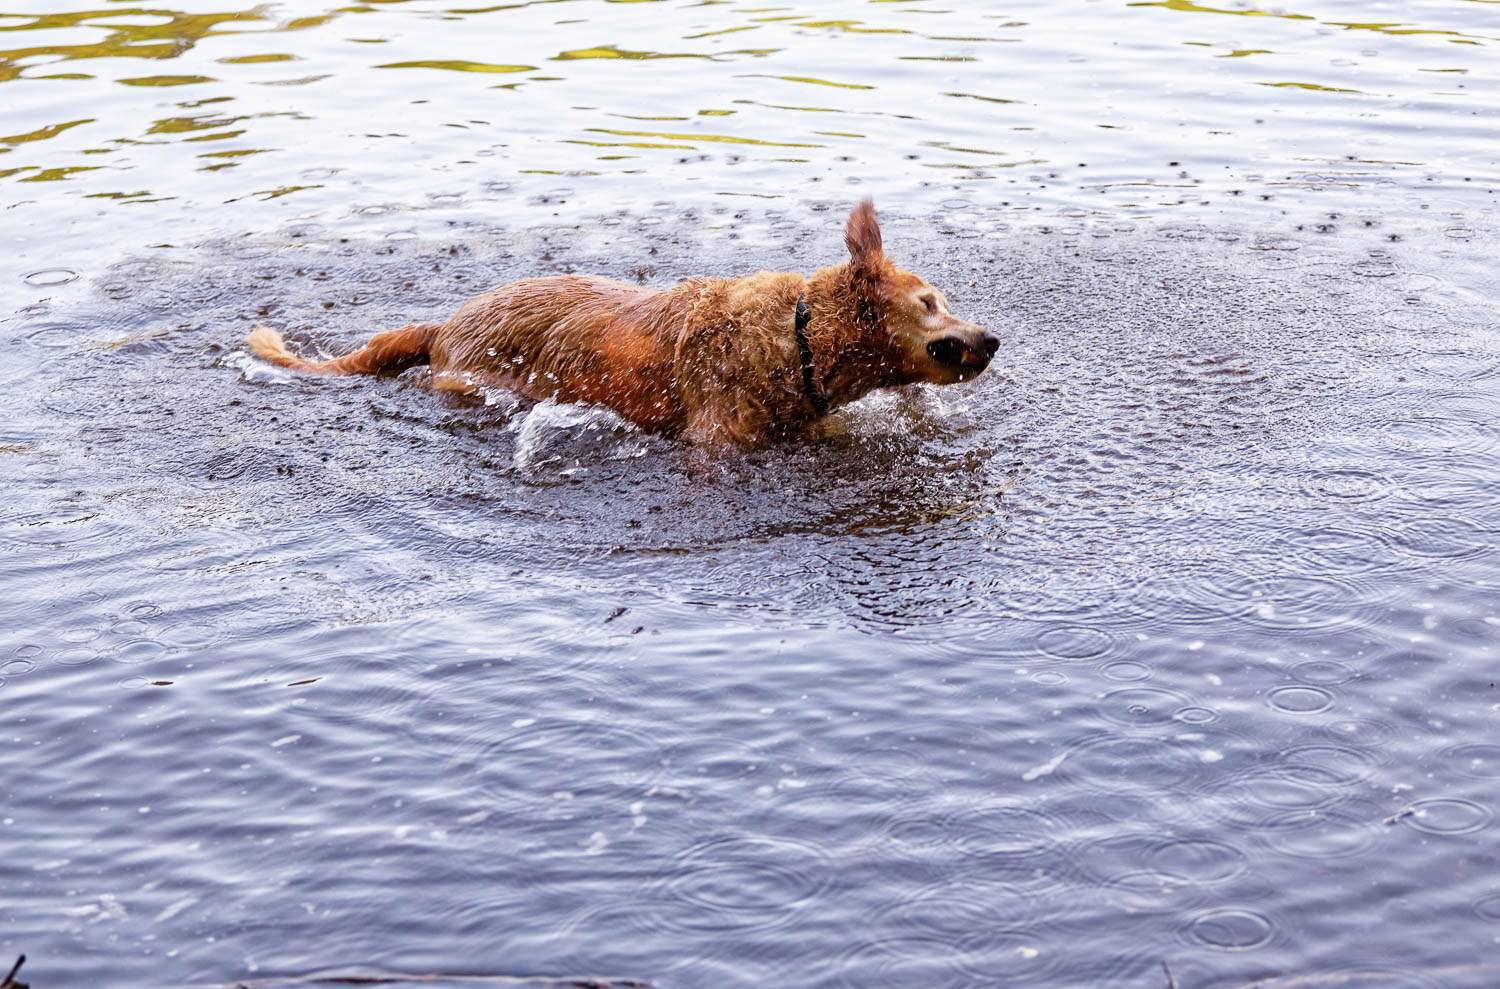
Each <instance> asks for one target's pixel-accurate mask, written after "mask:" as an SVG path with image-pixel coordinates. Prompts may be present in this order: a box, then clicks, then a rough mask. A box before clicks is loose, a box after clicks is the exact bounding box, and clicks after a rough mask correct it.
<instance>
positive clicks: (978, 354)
mask: <svg viewBox="0 0 1500 989" xmlns="http://www.w3.org/2000/svg"><path fill="white" fill-rule="evenodd" d="M999 349H1000V339H999V338H998V337H995V336H992V335H991V334H989V333H981V334H978V335H977V336H975V337H974V338H972V339H970V338H968V337H960V336H946V337H938V338H937V339H936V340H934V341H932V342H931V343H929V344H928V345H927V356H928V357H930V358H932V362H933V363H934V364H937V365H938V366H940V367H942V368H943V369H944V370H946V371H949V372H951V373H953V374H954V375H956V376H957V377H958V379H959V380H960V381H967V380H968V379H970V378H972V377H974V376H976V375H978V374H979V372H981V371H983V370H984V369H985V368H987V367H989V365H990V359H991V358H993V357H994V356H995V351H997V350H999Z"/></svg>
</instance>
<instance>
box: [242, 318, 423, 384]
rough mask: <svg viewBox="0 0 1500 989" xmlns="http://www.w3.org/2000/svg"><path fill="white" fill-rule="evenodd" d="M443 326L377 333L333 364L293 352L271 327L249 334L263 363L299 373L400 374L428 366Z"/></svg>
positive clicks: (413, 326) (333, 361) (255, 352)
mask: <svg viewBox="0 0 1500 989" xmlns="http://www.w3.org/2000/svg"><path fill="white" fill-rule="evenodd" d="M441 327H442V324H441V323H412V324H410V325H409V326H403V327H402V328H401V329H399V330H387V331H386V332H384V333H377V334H375V335H374V336H373V337H371V338H370V342H369V343H367V344H365V345H364V346H363V347H361V348H359V349H358V350H356V351H354V352H353V353H349V354H345V355H344V356H343V357H336V358H334V359H333V360H331V361H310V360H308V359H307V358H305V357H302V356H299V355H298V354H295V353H293V352H292V351H291V350H290V349H289V348H288V347H287V345H286V341H285V340H283V339H282V337H281V334H280V333H278V332H276V331H275V330H273V329H271V328H270V327H269V326H257V327H256V328H255V329H254V330H252V331H251V332H250V337H249V339H248V341H247V342H248V343H249V345H250V350H251V351H252V352H253V353H254V354H255V355H256V356H257V357H259V358H261V359H262V360H266V361H270V362H271V363H272V364H279V365H281V366H282V367H289V368H292V369H293V370H297V371H312V372H315V373H318V374H399V373H400V372H402V371H405V370H406V369H407V368H409V367H415V366H416V365H418V364H426V363H427V357H428V348H429V347H431V345H432V338H433V336H434V335H435V334H436V333H437V331H438V330H439V329H440V328H441Z"/></svg>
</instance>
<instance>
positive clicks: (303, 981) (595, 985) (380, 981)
mask: <svg viewBox="0 0 1500 989" xmlns="http://www.w3.org/2000/svg"><path fill="white" fill-rule="evenodd" d="M434 982H442V983H462V984H464V985H474V986H533V987H536V989H651V983H650V982H646V981H643V980H641V979H619V978H608V979H606V978H596V977H594V976H586V975H585V976H556V975H473V974H458V973H449V972H428V973H423V974H405V973H397V972H346V973H332V972H323V973H316V974H313V975H284V976H280V977H272V978H262V979H240V980H238V981H235V982H231V983H228V984H227V985H226V986H223V987H220V989H276V987H278V986H403V985H422V984H424V983H434ZM0 989H7V986H0ZM20 989H24V987H20Z"/></svg>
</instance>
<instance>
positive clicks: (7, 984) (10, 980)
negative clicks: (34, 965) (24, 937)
mask: <svg viewBox="0 0 1500 989" xmlns="http://www.w3.org/2000/svg"><path fill="white" fill-rule="evenodd" d="M25 964H26V956H25V955H22V956H21V957H20V958H17V959H16V963H15V964H14V965H12V966H11V967H10V971H9V972H6V973H5V981H4V982H0V989H27V986H26V983H24V982H17V981H16V973H17V972H19V971H21V966H22V965H25Z"/></svg>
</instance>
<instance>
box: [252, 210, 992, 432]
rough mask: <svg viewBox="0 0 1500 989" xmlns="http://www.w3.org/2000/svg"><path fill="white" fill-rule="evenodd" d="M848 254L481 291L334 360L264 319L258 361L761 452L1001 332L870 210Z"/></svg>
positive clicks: (965, 359) (852, 234) (854, 221)
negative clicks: (976, 317)
mask: <svg viewBox="0 0 1500 989" xmlns="http://www.w3.org/2000/svg"><path fill="white" fill-rule="evenodd" d="M845 243H846V244H847V245H848V248H849V260H848V261H847V262H845V263H843V264H839V265H835V266H833V267H831V268H824V269H823V270H821V271H819V272H817V273H816V274H814V275H813V276H812V277H810V278H808V277H804V276H802V275H800V274H788V273H779V272H768V271H763V272H760V273H759V274H755V275H749V276H746V277H744V278H689V279H687V280H686V281H684V282H681V283H680V284H678V285H674V286H672V287H671V288H665V289H659V290H657V289H650V288H643V287H639V286H636V285H627V284H625V283H624V282H617V281H612V280H609V279H605V278H593V277H586V276H581V275H558V276H553V277H546V278H527V279H522V280H521V281H517V282H512V283H510V284H509V285H504V286H502V287H500V288H497V289H495V290H494V291H492V292H488V293H486V294H484V295H480V296H476V297H475V298H473V299H470V300H469V301H468V302H466V303H464V305H463V306H462V307H461V308H460V309H459V310H458V312H456V313H455V314H454V315H453V317H452V318H451V319H449V320H448V321H447V322H446V323H413V324H411V325H410V326H406V327H404V328H402V329H399V330H390V331H388V332H385V333H379V334H376V335H375V337H374V338H372V339H371V340H370V342H369V343H368V344H366V345H365V346H363V347H361V348H360V349H359V350H356V351H354V352H353V353H351V354H346V355H345V356H343V357H339V358H336V359H334V360H326V361H316V360H308V359H306V358H303V357H299V356H297V355H296V354H294V353H292V352H291V351H290V350H288V349H287V346H286V343H285V342H284V341H283V340H282V338H281V334H280V333H278V332H276V331H275V330H273V329H271V328H270V327H265V326H261V327H257V328H256V329H255V330H254V331H253V332H252V333H251V334H250V338H249V345H250V349H251V350H252V351H253V352H254V353H255V354H256V355H258V356H259V357H261V358H264V359H265V360H267V361H271V362H272V363H275V364H279V365H281V366H283V367H289V368H296V369H298V370H302V371H314V372H319V373H323V374H394V373H398V372H400V371H404V370H406V369H407V368H409V367H413V366H415V365H419V364H427V365H428V366H429V367H430V368H431V370H432V380H433V383H434V384H435V385H436V386H438V387H440V388H445V389H452V390H456V391H463V392H476V391H480V390H483V389H488V388H494V387H502V388H507V389H511V390H513V391H516V392H519V393H520V394H522V395H525V396H527V397H529V398H533V399H537V400H542V399H547V398H552V399H556V400H557V401H559V402H584V403H591V404H595V405H602V406H606V407H608V408H610V409H613V410H614V411H615V412H616V413H618V414H619V415H620V416H622V417H624V418H625V419H627V420H629V421H630V422H633V423H635V424H636V425H637V426H639V427H640V428H642V429H645V430H648V431H650V432H659V433H665V434H669V435H674V436H680V437H682V438H683V439H686V440H688V441H689V442H692V443H695V444H699V445H702V446H707V447H715V448H739V449H754V448H757V447H762V446H765V445H767V444H769V443H772V442H777V441H781V440H786V439H791V438H795V437H798V436H803V435H807V434H808V433H809V432H811V431H812V428H813V427H814V426H815V424H816V423H817V422H818V421H819V420H821V419H822V418H823V417H824V416H826V415H827V414H828V412H829V411H830V410H831V409H835V408H837V407H838V406H840V405H844V404H846V403H848V402H852V401H854V400H855V399H858V398H860V397H861V396H863V395H865V394H867V393H868V392H870V391H872V390H873V389H876V388H898V387H901V386H903V385H909V384H913V383H915V382H920V381H925V382H931V383H935V384H951V383H953V382H957V381H967V380H969V379H970V378H973V377H974V376H976V375H978V374H979V373H980V372H981V371H983V370H984V369H985V367H986V366H987V365H988V364H989V363H990V359H991V358H992V357H994V355H995V351H996V350H997V349H998V348H999V345H1000V341H999V340H998V339H997V338H996V337H995V336H993V335H992V334H990V333H987V332H986V331H984V330H983V329H981V328H980V327H978V326H975V325H974V324H973V323H970V322H967V321H965V320H962V319H960V318H958V317H957V316H955V315H953V314H952V313H951V312H949V311H948V303H947V301H946V300H945V299H944V298H943V294H942V293H941V292H939V291H938V290H937V289H935V288H933V287H932V286H931V285H929V284H928V283H927V282H926V281H925V280H923V279H922V278H919V277H918V276H917V275H914V274H912V273H911V272H909V271H903V270H901V269H900V268H897V267H896V266H895V265H894V264H893V263H892V262H891V261H890V260H889V259H888V258H887V257H886V255H885V250H884V247H883V245H882V242H881V234H880V223H879V220H878V219H877V217H876V215H875V206H874V204H873V203H872V202H871V201H870V200H868V199H866V200H865V201H863V202H861V203H860V204H859V205H858V206H856V207H855V208H854V210H853V212H851V213H850V214H849V222H848V225H847V227H846V229H845Z"/></svg>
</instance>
